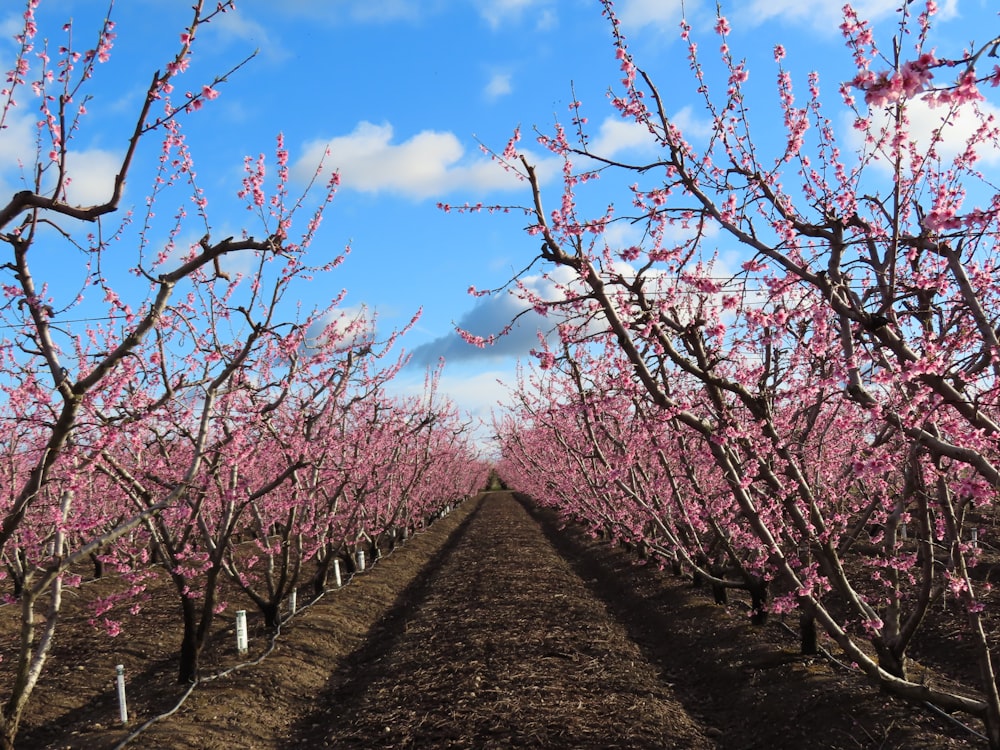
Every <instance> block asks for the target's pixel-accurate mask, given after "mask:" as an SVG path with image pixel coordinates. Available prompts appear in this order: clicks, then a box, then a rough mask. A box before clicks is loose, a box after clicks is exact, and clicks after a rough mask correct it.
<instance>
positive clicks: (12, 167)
mask: <svg viewBox="0 0 1000 750" xmlns="http://www.w3.org/2000/svg"><path fill="white" fill-rule="evenodd" d="M5 126H6V127H4V129H3V130H0V164H2V165H4V167H5V169H4V170H3V172H2V173H0V187H2V189H3V190H4V192H5V193H6V192H7V191H13V190H24V189H25V188H28V189H33V186H32V185H30V184H24V183H23V182H21V177H22V174H23V176H24V177H25V178H26V179H27V180H29V181H31V180H33V175H34V164H35V160H36V157H37V151H38V148H37V144H36V142H35V139H36V135H37V129H36V125H35V118H34V117H32V116H30V115H27V114H21V113H20V112H18V113H17V114H16V115H11V114H9V115H8V117H7V120H6V122H5ZM121 158H122V157H121V154H119V153H116V152H113V151H107V150H104V149H99V148H92V149H80V150H72V149H71V150H70V152H69V153H68V154H67V156H66V174H67V175H68V177H69V178H70V183H69V186H68V188H67V191H66V192H67V202H68V203H69V204H71V205H76V206H89V205H93V204H96V203H103V202H104V201H107V200H108V199H110V198H111V191H112V189H113V187H114V181H115V176H116V175H117V174H118V171H119V170H120V169H121ZM44 161H45V162H48V158H47V157H44ZM22 169H23V172H22ZM54 174H55V165H49V166H48V168H47V172H46V175H45V177H46V178H48V179H47V180H46V181H43V192H49V191H51V190H52V187H53V186H54V182H53V181H52V178H53V177H54ZM18 183H20V184H18ZM15 185H17V186H16V187H15Z"/></svg>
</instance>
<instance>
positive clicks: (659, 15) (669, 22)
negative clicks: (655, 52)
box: [618, 0, 699, 30]
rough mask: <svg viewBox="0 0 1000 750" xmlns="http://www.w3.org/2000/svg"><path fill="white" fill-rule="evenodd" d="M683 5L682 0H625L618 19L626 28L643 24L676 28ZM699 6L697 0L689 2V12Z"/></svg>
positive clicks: (687, 7)
mask: <svg viewBox="0 0 1000 750" xmlns="http://www.w3.org/2000/svg"><path fill="white" fill-rule="evenodd" d="M683 5H684V3H683V2H682V0H625V2H623V3H622V4H621V9H620V10H619V11H618V20H620V21H621V22H622V24H623V25H624V26H625V28H626V30H627V29H634V28H639V27H641V26H655V27H658V28H660V29H668V28H669V29H671V30H675V29H676V28H677V24H678V23H680V20H681V15H682V11H681V9H682V6H683ZM698 6H699V3H698V2H697V0H695V1H694V2H689V3H687V6H686V10H687V13H688V14H690V13H691V12H692V11H693V10H696V9H697V8H698Z"/></svg>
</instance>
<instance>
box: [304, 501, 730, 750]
mask: <svg viewBox="0 0 1000 750" xmlns="http://www.w3.org/2000/svg"><path fill="white" fill-rule="evenodd" d="M414 594H415V595H414V598H413V599H411V600H410V601H408V602H407V603H406V606H405V607H404V608H402V609H398V610H397V611H396V612H395V613H394V614H393V615H392V616H390V617H389V618H387V620H386V621H384V622H383V623H382V632H381V637H380V638H378V639H375V640H372V641H371V642H370V644H369V646H368V647H367V648H366V649H365V651H364V652H363V653H361V654H359V655H358V656H357V659H356V660H355V661H354V664H353V665H352V668H351V669H350V670H348V672H347V673H346V674H341V675H338V676H337V677H336V678H335V679H334V680H333V681H332V682H331V685H330V686H329V687H328V689H327V691H325V692H324V694H323V695H321V696H319V698H318V702H319V703H320V704H326V705H328V706H334V707H335V708H334V710H333V711H332V712H330V713H328V714H325V715H324V721H323V722H322V725H321V726H318V727H315V729H312V730H303V731H300V732H296V733H295V737H294V739H293V740H292V741H291V742H289V743H287V744H286V745H285V746H286V747H288V748H293V747H294V748H298V747H344V748H347V747H359V748H370V747H373V746H377V747H382V748H411V747H416V748H424V747H426V748H460V747H461V748H491V747H492V748H509V747H538V748H542V747H544V748H567V749H569V748H579V749H583V748H608V747H622V748H625V747H628V748H671V747H675V748H693V749H694V748H708V747H714V743H712V742H711V741H710V740H708V739H707V738H706V737H705V736H704V735H703V734H702V732H701V730H700V729H699V728H698V727H697V726H696V725H695V723H694V722H693V721H692V720H691V719H690V717H689V716H688V715H687V713H686V712H685V710H684V709H683V707H682V706H681V705H680V703H678V701H677V700H676V698H675V697H674V696H673V694H672V692H671V690H670V688H669V687H667V686H666V685H665V684H664V683H663V682H662V681H661V680H660V679H659V676H658V674H657V670H656V669H655V668H654V667H652V666H651V665H650V664H649V663H648V662H647V661H646V660H645V659H644V658H643V656H642V654H641V653H640V651H639V649H638V648H637V647H636V646H635V644H633V643H632V642H631V641H630V640H629V637H628V634H627V632H626V631H625V629H624V628H623V627H622V626H621V625H620V624H619V623H618V622H616V621H615V619H614V618H613V617H612V616H611V615H610V614H609V613H608V612H607V610H606V608H605V607H604V605H603V604H602V603H601V602H600V601H599V600H598V599H596V598H595V597H594V595H593V594H592V593H590V591H588V589H587V587H586V585H585V584H584V582H583V581H582V580H581V579H580V577H579V576H578V575H577V574H576V573H575V572H574V571H573V569H572V568H571V567H570V565H569V564H568V563H567V562H566V561H565V560H564V559H563V558H562V557H561V556H560V554H559V553H558V552H557V551H556V550H555V549H554V548H553V547H552V545H551V544H550V543H549V542H548V540H547V539H546V538H545V535H544V533H543V532H542V529H541V528H540V527H539V525H538V524H537V523H536V522H535V521H534V520H533V519H532V518H531V516H529V515H528V513H527V512H526V511H525V509H524V507H523V506H522V505H521V504H520V503H518V502H517V501H516V500H515V499H514V498H513V497H512V496H511V495H510V494H509V493H498V494H495V495H493V496H491V497H490V498H489V499H488V500H487V501H486V502H484V503H483V504H482V506H481V507H480V508H479V509H478V511H477V512H476V514H475V515H474V517H473V518H472V519H471V520H470V523H469V525H468V527H467V528H466V529H465V531H464V533H463V534H462V536H461V538H460V539H459V540H458V543H457V544H456V546H455V547H454V548H453V549H451V550H450V551H449V553H448V554H447V556H446V557H445V558H444V559H443V560H442V561H441V563H440V566H439V567H438V568H437V569H436V570H434V571H433V572H431V573H430V574H429V575H428V576H427V578H426V580H425V583H424V585H423V586H421V587H420V590H419V591H416V592H414ZM307 721H308V723H309V724H316V723H319V722H316V721H315V717H309V718H308V719H307Z"/></svg>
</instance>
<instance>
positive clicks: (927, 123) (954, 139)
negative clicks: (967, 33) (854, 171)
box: [844, 99, 1000, 170]
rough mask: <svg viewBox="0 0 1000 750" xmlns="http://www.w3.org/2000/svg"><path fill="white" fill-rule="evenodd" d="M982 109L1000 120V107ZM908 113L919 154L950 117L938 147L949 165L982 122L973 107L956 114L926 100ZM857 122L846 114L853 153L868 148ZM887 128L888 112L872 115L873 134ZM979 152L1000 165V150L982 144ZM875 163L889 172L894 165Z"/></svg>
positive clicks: (988, 161) (982, 106) (985, 105)
mask: <svg viewBox="0 0 1000 750" xmlns="http://www.w3.org/2000/svg"><path fill="white" fill-rule="evenodd" d="M979 107H980V109H981V110H982V112H983V115H984V116H987V117H989V116H992V117H993V118H994V119H995V120H998V121H1000V107H996V106H994V105H992V104H989V103H988V102H980V103H979ZM907 113H908V115H909V118H910V131H909V136H910V140H912V141H915V142H916V144H917V148H918V152H919V153H924V152H925V151H926V149H927V147H928V146H929V145H930V143H931V139H932V137H933V136H934V133H935V132H936V131H937V130H938V129H939V128H941V126H942V118H943V117H946V116H947V117H948V124H947V125H945V126H944V130H943V132H942V138H941V140H940V142H939V143H937V144H936V146H935V148H936V150H937V153H938V155H939V156H940V157H941V159H942V160H943V161H945V162H948V161H951V160H952V159H954V158H955V157H956V156H958V154H960V153H961V152H963V151H965V148H966V145H967V144H968V143H969V141H970V139H972V138H973V136H974V135H975V133H976V130H977V128H978V127H979V125H980V122H981V120H980V118H979V117H978V116H977V115H976V114H975V111H974V108H973V107H972V106H971V105H964V106H962V107H960V108H959V109H958V110H957V111H954V112H952V110H951V108H950V107H944V106H941V107H931V106H929V105H928V104H927V103H926V102H925V101H924V100H923V99H913V100H911V101H910V102H909V103H908V104H907ZM853 119H854V118H853V115H845V120H844V128H845V129H846V131H847V132H849V133H850V136H849V137H850V144H851V146H852V150H854V151H856V152H858V151H860V150H861V149H862V148H864V144H863V141H862V139H863V135H864V134H863V133H859V132H858V131H857V130H856V129H854V128H853V127H852V123H853ZM887 125H888V113H887V112H886V111H885V110H884V109H882V110H877V111H873V112H872V125H871V127H872V128H873V132H876V133H877V132H881V130H882V129H883V128H885V127H887ZM976 152H977V154H978V155H979V158H980V159H981V160H982V161H983V162H985V163H986V164H989V165H996V164H1000V149H998V148H997V147H996V145H991V144H989V143H978V144H977V146H976ZM875 163H876V165H879V166H881V167H884V168H885V169H887V170H888V169H890V168H891V164H890V163H889V162H888V160H886V159H882V160H880V161H877V162H875Z"/></svg>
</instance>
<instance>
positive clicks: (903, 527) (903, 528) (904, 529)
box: [899, 523, 906, 539]
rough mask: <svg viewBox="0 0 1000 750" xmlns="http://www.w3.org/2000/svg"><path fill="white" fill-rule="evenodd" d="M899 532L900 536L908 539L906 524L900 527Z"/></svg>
mask: <svg viewBox="0 0 1000 750" xmlns="http://www.w3.org/2000/svg"><path fill="white" fill-rule="evenodd" d="M899 532H900V536H901V537H902V538H903V539H906V524H905V523H904V524H900V526H899Z"/></svg>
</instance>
